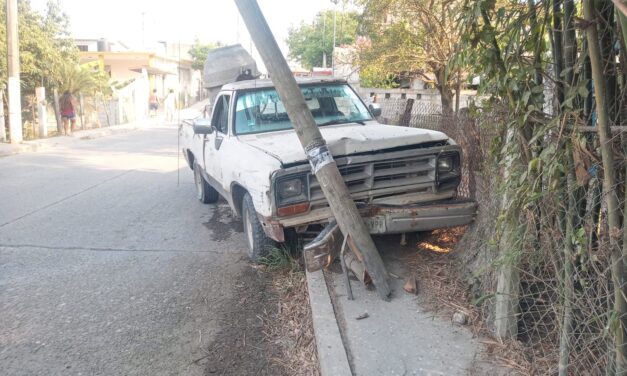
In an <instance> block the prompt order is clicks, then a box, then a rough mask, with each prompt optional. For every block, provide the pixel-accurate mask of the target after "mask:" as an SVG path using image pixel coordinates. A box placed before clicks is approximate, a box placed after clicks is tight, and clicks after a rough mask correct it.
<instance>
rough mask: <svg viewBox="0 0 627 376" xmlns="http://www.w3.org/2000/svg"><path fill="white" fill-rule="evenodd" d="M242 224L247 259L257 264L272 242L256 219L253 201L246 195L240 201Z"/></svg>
mask: <svg viewBox="0 0 627 376" xmlns="http://www.w3.org/2000/svg"><path fill="white" fill-rule="evenodd" d="M242 222H243V223H244V234H245V235H246V245H247V246H248V257H249V258H250V259H251V260H252V261H254V262H259V261H260V260H261V258H263V257H264V256H266V255H267V254H268V251H269V249H270V248H271V247H272V246H273V245H274V242H273V241H272V239H270V238H268V237H267V236H266V233H265V232H264V231H263V227H262V226H261V223H260V222H259V218H257V212H256V211H255V206H254V205H253V199H252V197H250V194H248V193H246V194H244V198H243V199H242Z"/></svg>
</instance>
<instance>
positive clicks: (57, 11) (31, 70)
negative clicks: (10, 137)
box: [0, 0, 78, 94]
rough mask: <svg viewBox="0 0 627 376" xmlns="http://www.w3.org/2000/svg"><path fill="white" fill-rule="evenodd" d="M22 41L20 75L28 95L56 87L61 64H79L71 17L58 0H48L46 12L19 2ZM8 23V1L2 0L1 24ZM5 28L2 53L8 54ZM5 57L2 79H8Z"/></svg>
mask: <svg viewBox="0 0 627 376" xmlns="http://www.w3.org/2000/svg"><path fill="white" fill-rule="evenodd" d="M18 13H19V20H18V28H19V41H20V78H21V81H22V88H23V92H24V93H25V94H28V93H33V92H34V91H35V87H37V86H42V85H50V86H57V85H58V83H59V82H60V80H61V79H62V74H63V72H62V67H63V66H64V65H65V64H67V63H68V62H71V63H73V64H78V49H77V48H76V46H75V45H74V43H73V41H72V39H71V38H70V36H69V31H68V21H67V20H68V17H67V15H65V14H64V13H63V11H62V10H61V8H60V6H59V3H58V2H57V1H52V0H50V1H48V3H47V7H46V12H45V14H44V15H42V14H39V13H38V12H35V11H34V10H33V9H32V8H31V6H30V2H29V1H26V0H22V1H19V2H18ZM5 23H6V1H5V0H0V24H2V25H4V24H5ZM6 53H7V51H6V30H5V28H4V27H0V55H3V56H6ZM6 64H7V62H6V59H1V60H0V81H1V82H4V81H6V77H7V66H6Z"/></svg>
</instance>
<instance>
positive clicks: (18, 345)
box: [0, 126, 256, 375]
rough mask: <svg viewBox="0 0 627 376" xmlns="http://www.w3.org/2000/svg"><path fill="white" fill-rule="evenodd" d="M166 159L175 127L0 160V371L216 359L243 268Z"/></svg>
mask: <svg viewBox="0 0 627 376" xmlns="http://www.w3.org/2000/svg"><path fill="white" fill-rule="evenodd" d="M177 163H178V162H177V153H176V129H175V127H173V126H170V127H166V126H156V127H154V128H151V129H145V130H138V131H133V132H129V133H125V134H120V135H115V136H109V137H105V138H100V139H95V140H85V141H81V140H76V141H75V142H74V141H73V143H70V144H67V145H65V146H58V147H56V148H53V149H51V150H49V151H46V152H40V153H27V154H21V155H16V156H11V157H6V158H0V200H1V201H0V374H3V375H57V374H63V375H200V374H204V373H206V372H215V371H216V369H213V368H215V367H214V366H213V365H208V364H207V362H208V361H209V360H211V359H212V358H211V356H210V355H211V354H210V351H208V349H211V346H212V344H214V343H215V342H216V336H218V335H219V333H220V332H222V331H223V326H224V325H225V324H224V323H225V322H228V321H229V310H231V309H232V306H233V304H232V303H233V300H234V299H237V289H238V288H241V287H242V286H241V285H238V283H239V282H238V281H239V276H241V275H242V274H246V275H249V274H250V266H249V265H248V263H247V261H246V258H245V256H244V247H245V245H244V239H243V235H242V234H241V229H240V226H241V225H239V222H238V221H236V220H235V219H234V218H232V217H230V215H229V210H228V209H226V208H225V207H224V205H223V206H221V207H220V206H218V207H215V206H211V205H202V204H201V203H199V202H198V201H197V200H196V198H195V192H194V184H193V177H192V174H191V172H190V171H189V169H188V168H187V167H186V166H184V163H185V162H184V161H183V160H182V159H181V160H180V182H178V177H177V170H178V164H177ZM249 277H250V275H249ZM255 278H256V277H254V276H253V278H252V279H253V280H254V279H255ZM248 279H249V280H250V279H251V278H248ZM227 334H228V335H229V336H232V333H227ZM251 337H253V336H252V335H251ZM245 342H246V337H244V343H245ZM249 342H251V340H249ZM220 356H222V355H220ZM251 360H253V361H254V359H251ZM212 367H213V368H212ZM220 373H222V372H220Z"/></svg>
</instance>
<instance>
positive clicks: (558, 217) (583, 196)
mask: <svg viewBox="0 0 627 376" xmlns="http://www.w3.org/2000/svg"><path fill="white" fill-rule="evenodd" d="M411 102H412V100H411V99H409V100H407V99H405V100H399V99H394V100H382V101H380V104H381V107H382V115H381V117H380V118H379V120H380V121H381V122H383V123H387V124H392V125H404V126H410V127H419V128H427V129H432V130H437V131H442V132H444V133H446V134H447V135H449V136H450V137H451V138H453V139H454V140H455V141H456V142H457V143H458V144H459V145H460V147H461V148H462V150H463V153H464V159H463V166H462V167H463V170H462V172H463V178H462V182H461V184H460V186H459V189H458V194H459V196H463V197H471V198H474V199H476V200H477V201H478V203H479V213H478V215H477V219H476V222H475V224H474V225H473V226H470V227H469V228H468V230H467V232H466V234H465V236H464V237H463V238H462V240H461V241H460V243H459V244H458V246H457V247H456V253H457V255H456V257H460V258H461V264H463V268H464V269H465V272H466V274H463V273H460V279H465V280H464V283H465V284H466V281H468V283H467V284H466V286H468V291H469V295H468V301H470V302H474V304H473V307H474V308H473V309H475V310H476V312H477V317H480V318H481V322H482V324H481V325H484V326H485V328H488V329H493V328H494V327H493V325H494V321H495V308H494V307H495V295H496V294H495V292H496V284H497V282H496V281H497V275H498V271H499V268H500V266H501V265H502V264H503V263H505V262H512V263H513V264H514V272H516V273H517V274H518V275H519V279H520V286H519V287H520V291H519V296H518V298H517V301H518V309H517V315H516V317H515V318H514V320H515V322H517V335H516V338H515V340H513V341H511V342H508V341H505V342H499V341H497V342H495V343H498V345H497V346H496V347H498V348H499V349H500V350H499V351H501V353H500V354H497V356H498V357H501V358H502V359H505V358H506V362H507V363H508V364H509V365H510V366H511V367H512V368H514V369H515V370H517V371H518V372H519V373H520V374H530V375H557V374H558V373H559V369H560V367H562V368H563V369H565V370H566V373H567V374H569V375H581V376H596V375H598V376H601V375H608V374H614V373H613V370H614V368H615V365H614V364H613V359H614V357H615V352H614V351H615V349H614V343H615V335H616V333H617V332H618V331H619V330H620V319H619V317H618V315H619V313H617V312H615V310H614V306H613V304H614V301H615V295H614V294H615V293H616V292H617V291H616V287H615V286H617V284H616V281H613V280H612V265H613V262H617V260H616V254H620V253H621V252H622V250H621V249H617V248H616V247H620V241H621V240H622V242H623V243H625V242H626V241H627V240H623V233H622V232H620V233H610V231H609V226H608V209H607V206H606V195H608V194H613V195H617V197H618V198H619V200H618V201H619V206H620V207H621V208H625V200H624V198H625V179H626V175H627V174H626V167H627V166H626V165H625V153H624V150H626V148H625V146H627V137H625V136H627V134H621V133H615V137H614V139H613V140H614V148H613V149H614V152H615V157H616V171H617V173H618V176H617V181H618V182H619V183H617V185H616V186H614V187H608V188H606V189H604V187H603V181H602V179H603V171H602V166H601V162H600V161H601V156H600V151H599V147H600V144H599V141H598V137H597V134H596V130H595V129H585V130H584V131H583V132H580V131H577V129H578V128H575V130H573V131H571V132H564V129H562V130H561V131H560V129H559V128H556V129H555V130H552V131H549V132H547V134H546V136H545V137H543V138H541V139H538V140H536V141H535V142H536V145H535V147H536V150H538V151H542V150H552V148H553V147H554V145H564V144H567V145H571V147H565V148H564V150H566V151H567V152H564V153H562V154H560V153H559V152H556V153H555V160H550V161H549V162H550V163H549V162H541V163H544V164H545V165H543V166H541V167H538V169H539V170H541V171H549V169H551V168H553V169H554V170H551V173H548V172H542V173H536V174H534V173H533V171H531V172H529V173H528V174H527V173H526V172H522V173H520V174H519V175H516V176H517V178H518V179H521V182H523V181H524V184H519V186H525V187H527V186H528V187H531V188H529V189H533V190H535V193H534V192H531V194H530V192H525V193H524V194H522V192H521V191H518V192H517V193H518V194H519V196H525V197H531V198H532V199H531V200H528V201H526V202H522V203H521V202H520V200H521V199H520V197H516V196H515V197H512V198H511V199H508V202H506V203H502V202H501V200H502V198H503V192H504V188H503V183H504V181H503V176H504V175H503V173H504V165H503V164H502V163H500V162H501V161H500V160H499V158H498V157H496V156H495V155H500V154H501V148H502V147H503V140H505V134H502V132H504V131H505V130H506V129H507V127H505V126H504V124H508V123H509V119H508V118H507V116H506V115H505V114H498V113H482V112H476V113H472V114H471V113H469V112H468V111H467V110H466V109H462V110H460V111H459V113H458V114H457V115H451V116H443V115H442V111H441V108H440V107H439V106H438V105H437V104H433V103H430V102H429V103H421V102H419V101H417V102H415V103H411ZM572 123H573V124H586V123H587V121H586V119H572ZM623 138H625V140H623ZM495 147H496V148H497V149H496V150H495V151H494V152H492V153H491V152H490V150H491V149H494V148H495ZM539 153H540V152H538V154H539ZM535 157H536V158H539V159H541V158H540V156H539V155H536V156H535ZM569 171H574V172H573V173H570V174H569ZM510 173H513V172H511V171H510ZM510 201H511V202H510ZM509 205H519V206H517V207H519V209H518V210H519V211H518V212H517V213H516V216H517V218H516V222H517V224H518V226H517V227H516V228H515V229H514V232H515V236H516V237H517V239H518V242H517V243H516V247H517V248H516V250H512V252H510V253H507V254H506V255H505V256H503V253H500V252H499V247H498V242H499V239H500V237H501V234H500V233H499V231H498V228H499V226H500V221H501V220H502V218H499V216H500V215H501V214H502V213H503V211H504V209H506V208H507V207H508V206H509ZM623 211H624V210H621V219H622V220H623V221H624V220H625V219H624V218H625V217H624V214H623ZM612 237H613V238H614V239H615V241H613V242H612V241H611V238H612ZM612 244H614V245H612ZM617 244H619V245H617ZM613 247H614V248H613ZM623 247H625V245H623ZM613 249H614V253H615V256H614V257H615V258H614V260H613V259H612V250H613ZM462 251H463V252H462ZM504 257H505V258H511V260H510V259H504ZM512 260H513V261H512ZM618 262H625V260H624V259H622V260H621V259H620V256H619V258H618ZM462 274H463V276H462ZM623 283H624V281H623ZM619 286H620V285H619ZM624 290H625V289H624V286H623V292H624ZM618 292H619V293H620V291H618ZM481 325H480V326H481ZM486 332H490V331H488V330H487V331H486Z"/></svg>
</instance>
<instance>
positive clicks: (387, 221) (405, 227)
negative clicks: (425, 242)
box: [360, 200, 477, 234]
mask: <svg viewBox="0 0 627 376" xmlns="http://www.w3.org/2000/svg"><path fill="white" fill-rule="evenodd" d="M360 212H361V214H362V216H363V218H364V221H365V222H366V226H368V228H369V229H370V233H371V234H398V233H403V232H415V231H429V230H435V229H438V228H444V227H455V226H462V225H466V224H468V223H470V222H472V221H473V219H474V218H475V213H476V212H477V203H476V202H475V201H472V200H446V201H441V202H437V203H429V204H422V205H406V206H391V205H372V206H367V207H361V208H360Z"/></svg>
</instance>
